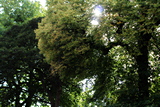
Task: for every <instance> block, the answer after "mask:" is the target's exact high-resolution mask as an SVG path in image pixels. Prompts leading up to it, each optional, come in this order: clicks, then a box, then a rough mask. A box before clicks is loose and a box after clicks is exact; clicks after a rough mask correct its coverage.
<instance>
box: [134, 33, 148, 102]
mask: <svg viewBox="0 0 160 107" xmlns="http://www.w3.org/2000/svg"><path fill="white" fill-rule="evenodd" d="M149 39H150V36H149V35H143V36H141V38H139V40H138V48H139V52H140V54H139V55H137V56H136V57H135V59H136V62H137V66H138V71H137V72H138V76H139V79H138V91H139V92H138V93H139V95H138V98H139V101H144V100H145V99H147V98H148V97H149V82H148V78H149V76H150V71H149V65H148V64H149V61H148V54H149V52H148V42H149Z"/></svg>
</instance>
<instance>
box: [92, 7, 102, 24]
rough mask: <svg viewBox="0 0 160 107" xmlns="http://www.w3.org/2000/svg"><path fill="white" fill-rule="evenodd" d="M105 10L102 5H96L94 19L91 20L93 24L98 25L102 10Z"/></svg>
mask: <svg viewBox="0 0 160 107" xmlns="http://www.w3.org/2000/svg"><path fill="white" fill-rule="evenodd" d="M103 11H104V9H103V7H102V6H101V5H96V6H95V7H94V9H93V19H92V20H91V24H92V25H98V24H99V19H100V17H101V16H102V12H103Z"/></svg>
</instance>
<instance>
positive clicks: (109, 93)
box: [35, 0, 160, 107]
mask: <svg viewBox="0 0 160 107" xmlns="http://www.w3.org/2000/svg"><path fill="white" fill-rule="evenodd" d="M95 5H101V6H103V7H104V10H105V11H104V12H103V16H102V17H101V19H100V20H101V21H100V22H99V25H97V26H95V25H92V24H91V23H90V22H91V20H92V13H91V12H92V11H91V10H92V7H94V6H95ZM159 7H160V4H159V2H158V1H156V0H107V1H106V2H104V1H102V2H101V1H100V2H98V3H97V2H94V1H92V2H91V1H89V0H85V1H84V0H81V1H78V0H68V1H66V2H64V1H63V0H54V1H52V0H48V11H47V15H46V17H45V18H44V19H43V20H42V22H41V23H40V24H39V28H38V29H37V30H36V31H35V32H36V38H37V39H38V47H39V49H40V51H41V53H42V54H43V55H44V56H45V59H46V61H47V62H48V63H49V64H50V65H51V66H52V73H53V74H54V75H57V74H58V75H59V76H60V77H61V79H62V81H66V80H68V79H70V80H76V81H80V80H82V79H84V78H93V79H95V84H94V88H93V90H94V91H93V93H94V95H93V96H92V98H90V100H89V101H91V102H94V103H90V104H94V106H95V105H97V106H102V105H103V106H109V105H112V106H117V107H123V106H125V107H130V106H132V107H134V106H136V107H142V106H143V107H145V106H156V107H158V105H159V102H158V99H159V97H160V93H159V92H160V89H159V85H160V81H159V75H160V67H159V57H160V56H159V54H160V53H159V51H160V49H159V45H160V38H159V31H158V29H159V23H160V19H159V17H160V12H159V11H160V9H159ZM100 102H101V103H100ZM102 102H103V104H102ZM101 104H102V105H101ZM88 106H89V105H88Z"/></svg>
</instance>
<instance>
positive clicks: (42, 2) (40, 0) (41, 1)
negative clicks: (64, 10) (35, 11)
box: [31, 0, 46, 7]
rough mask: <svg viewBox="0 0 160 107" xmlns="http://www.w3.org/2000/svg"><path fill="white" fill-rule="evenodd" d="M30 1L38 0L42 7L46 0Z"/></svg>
mask: <svg viewBox="0 0 160 107" xmlns="http://www.w3.org/2000/svg"><path fill="white" fill-rule="evenodd" d="M31 1H39V2H40V3H41V5H42V6H43V7H45V5H46V0H31Z"/></svg>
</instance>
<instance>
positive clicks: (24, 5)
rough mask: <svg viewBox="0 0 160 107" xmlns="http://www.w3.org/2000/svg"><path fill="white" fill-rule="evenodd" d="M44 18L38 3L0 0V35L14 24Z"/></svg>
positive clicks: (21, 0)
mask: <svg viewBox="0 0 160 107" xmlns="http://www.w3.org/2000/svg"><path fill="white" fill-rule="evenodd" d="M42 16H44V9H42V7H41V5H40V4H39V2H32V1H30V0H0V35H1V34H2V31H5V30H7V29H8V28H10V27H11V26H13V25H15V24H22V23H24V22H27V21H28V20H31V19H32V18H36V17H42Z"/></svg>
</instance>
